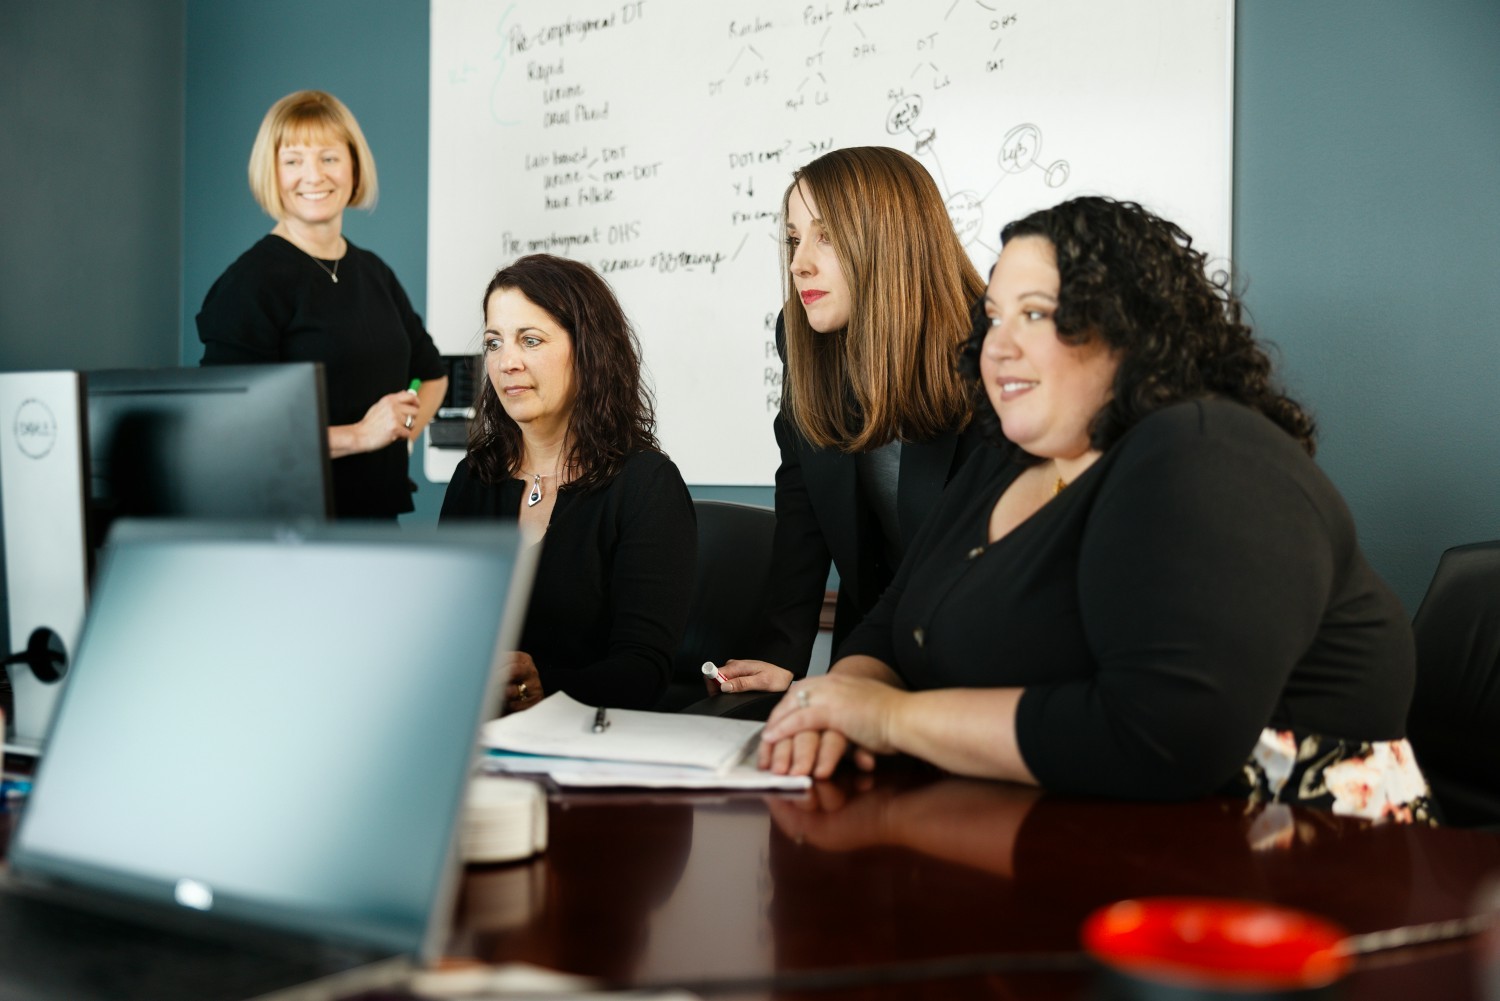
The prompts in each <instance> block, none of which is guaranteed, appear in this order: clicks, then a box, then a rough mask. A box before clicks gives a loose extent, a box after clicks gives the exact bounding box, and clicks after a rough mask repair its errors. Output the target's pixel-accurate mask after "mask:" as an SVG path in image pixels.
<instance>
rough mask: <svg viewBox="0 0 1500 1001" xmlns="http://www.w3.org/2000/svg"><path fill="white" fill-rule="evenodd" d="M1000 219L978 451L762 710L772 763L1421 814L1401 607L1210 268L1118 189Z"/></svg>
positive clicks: (980, 337)
mask: <svg viewBox="0 0 1500 1001" xmlns="http://www.w3.org/2000/svg"><path fill="white" fill-rule="evenodd" d="M1001 237H1002V240H1003V242H1004V248H1003V250H1002V252H1001V254H1000V260H999V261H998V262H997V263H996V265H995V268H994V271H993V272H992V274H991V278H990V284H989V289H988V291H987V294H986V297H985V312H986V315H987V319H986V320H985V322H984V323H983V324H982V325H977V326H976V329H975V331H974V334H973V336H972V337H971V338H970V340H969V344H968V346H967V348H966V349H965V353H964V358H963V362H962V367H963V369H964V371H965V372H966V374H967V375H968V377H969V378H970V379H971V380H973V382H974V384H975V386H976V391H977V393H978V394H980V396H981V397H982V398H983V399H984V401H985V402H986V403H987V404H988V406H986V407H982V408H979V409H980V412H981V413H983V414H984V421H985V423H987V424H988V425H989V426H990V428H991V429H992V430H993V431H998V432H999V434H998V435H997V436H996V437H997V440H996V442H995V444H996V446H997V447H995V448H992V449H987V450H984V451H981V452H980V453H978V454H977V455H976V456H975V457H974V458H973V459H971V460H970V461H969V463H968V464H967V465H966V467H965V468H964V470H963V472H961V473H960V475H959V477H958V478H957V479H956V480H955V481H954V483H953V485H952V486H951V487H950V488H949V490H948V492H947V493H946V494H945V495H944V498H943V503H942V505H941V506H940V507H939V509H938V510H937V511H936V512H934V514H933V516H932V517H931V518H930V519H929V520H928V522H927V527H926V528H924V530H923V532H922V535H921V536H920V537H919V539H918V542H917V543H916V545H915V548H914V551H913V553H912V554H911V556H910V557H909V558H908V560H907V561H906V562H905V563H903V564H902V568H901V571H900V573H899V574H898V575H897V578H896V580H895V582H894V583H893V584H892V585H891V587H890V589H888V590H887V592H886V594H885V596H884V597H883V598H882V599H881V602H880V604H879V606H877V608H876V609H875V610H874V611H873V612H872V613H871V614H870V616H869V617H868V618H867V619H866V620H865V623H864V624H863V625H862V626H861V627H860V628H859V629H858V630H857V631H856V632H855V634H854V635H853V636H851V637H850V639H849V641H848V643H846V644H845V646H844V648H843V650H842V653H843V654H844V656H843V657H842V658H841V659H840V661H839V662H838V663H837V664H836V665H834V667H833V669H832V670H831V671H830V672H829V674H828V676H827V677H824V678H813V679H809V680H807V681H801V682H798V683H797V684H796V685H794V686H793V687H792V689H791V693H790V694H789V695H788V697H787V698H785V699H783V700H782V702H781V703H780V704H779V705H778V706H777V708H776V710H775V712H774V713H773V714H772V716H771V720H770V722H769V723H768V725H767V727H766V730H765V733H764V738H763V744H762V753H761V758H762V763H763V764H764V765H765V766H767V767H771V768H774V769H775V770H777V771H793V772H811V773H813V774H816V775H827V774H828V773H830V772H831V771H832V770H833V768H834V767H835V766H836V765H837V763H838V761H839V760H840V759H841V758H842V757H843V755H844V753H845V751H846V750H849V749H851V748H852V749H853V751H854V755H855V758H856V762H857V763H859V764H861V765H862V766H864V767H870V766H872V765H873V763H874V760H875V755H877V754H889V753H897V752H905V753H909V754H914V755H916V756H918V757H921V758H925V759H927V760H929V761H932V762H934V763H936V764H938V765H940V766H942V767H944V768H947V769H949V770H951V771H955V772H960V773H964V774H970V775H981V776H989V777H994V778H1002V779H1010V780H1013V781H1019V782H1029V783H1034V784H1038V785H1041V786H1043V787H1045V788H1048V789H1054V790H1058V791H1061V792H1068V793H1084V794H1095V795H1105V796H1120V797H1129V798H1140V799H1171V798H1185V797H1192V796H1201V795H1206V794H1209V793H1215V792H1229V793H1235V794H1239V795H1242V796H1247V797H1249V798H1251V799H1253V800H1267V799H1275V800H1283V801H1291V802H1298V803H1302V804H1311V805H1319V806H1325V807H1329V808H1331V809H1333V810H1335V811H1337V812H1342V813H1356V814H1361V815H1364V816H1369V817H1376V818H1379V817H1393V818H1396V819H1401V820H1411V819H1424V818H1425V817H1427V816H1428V810H1429V807H1428V800H1427V787H1426V783H1425V781H1424V780H1423V777H1422V774H1421V772H1420V771H1419V770H1418V769H1417V766H1416V763H1415V761H1414V759H1413V758H1412V754H1411V748H1410V746H1409V745H1408V744H1407V742H1406V740H1405V739H1404V736H1405V726H1406V711H1407V706H1408V704H1409V702H1410V700H1411V693H1412V685H1413V680H1414V676H1415V667H1414V654H1413V644H1412V637H1411V631H1410V628H1409V626H1408V625H1407V622H1406V616H1405V614H1404V613H1403V611H1402V609H1401V605H1400V604H1399V602H1398V601H1397V600H1396V598H1395V596H1394V595H1393V594H1392V593H1391V592H1390V590H1389V589H1388V588H1387V587H1386V586H1385V584H1384V583H1383V582H1382V581H1381V580H1380V578H1379V577H1378V576H1376V574H1375V573H1374V571H1373V570H1371V569H1370V567H1369V565H1368V564H1367V563H1366V562H1365V559H1364V556H1363V555H1362V553H1361V552H1360V550H1359V546H1358V544H1357V543H1356V541H1355V534H1354V525H1353V521H1352V519H1351V518H1350V515H1349V512H1348V509H1347V508H1346V507H1345V506H1344V503H1343V501H1342V499H1340V497H1339V495H1338V492H1337V491H1336V490H1335V489H1334V487H1333V485H1332V484H1331V483H1329V481H1328V480H1327V478H1325V477H1324V476H1323V474H1322V473H1321V472H1320V471H1319V470H1318V468H1317V466H1316V465H1315V464H1314V463H1313V462H1312V459H1311V452H1312V447H1313V423H1312V420H1311V419H1310V418H1309V417H1308V416H1307V415H1306V414H1305V413H1304V412H1303V411H1302V409H1301V408H1300V407H1298V406H1297V404H1296V403H1294V402H1293V401H1292V400H1290V399H1289V398H1288V397H1287V396H1286V395H1284V394H1283V393H1282V392H1281V390H1280V389H1278V388H1277V386H1276V385H1275V383H1274V382H1273V381H1272V378H1271V364H1270V359H1269V358H1268V357H1267V355H1266V352H1265V350H1264V349H1263V348H1262V347H1261V346H1260V345H1259V344H1258V343H1257V342H1256V341H1255V339H1254V338H1253V337H1252V335H1251V333H1250V329H1249V328H1248V327H1247V326H1246V325H1245V323H1244V322H1243V321H1242V319H1241V308H1240V304H1239V301H1238V300H1237V298H1236V297H1235V296H1234V295H1233V294H1232V293H1231V292H1230V291H1229V289H1228V288H1227V287H1226V282H1225V280H1223V279H1217V280H1216V279H1214V278H1212V277H1210V276H1209V275H1208V274H1207V273H1206V271H1205V255H1204V254H1202V253H1201V252H1199V251H1197V250H1196V249H1194V248H1193V246H1192V241H1191V240H1190V239H1189V238H1188V236H1187V234H1185V233H1184V232H1183V231H1182V230H1180V229H1179V228H1178V227H1176V226H1174V225H1173V224H1171V223H1169V222H1166V221H1165V220H1163V219H1160V218H1158V217H1156V216H1154V215H1152V214H1151V213H1149V212H1147V211H1146V210H1145V209H1143V208H1141V207H1140V206H1139V205H1135V204H1131V203H1128V202H1116V201H1112V200H1110V199H1107V198H1079V199H1074V200H1072V201H1069V202H1065V203H1063V204H1061V205H1058V206H1056V207H1055V208H1051V209H1046V210H1044V211H1041V212H1037V213H1035V214H1033V215H1030V216H1027V217H1026V218H1024V219H1022V220H1020V221H1018V222H1015V223H1012V224H1011V225H1009V226H1007V227H1006V228H1005V230H1004V232H1003V233H1002V234H1001ZM986 411H987V412H986Z"/></svg>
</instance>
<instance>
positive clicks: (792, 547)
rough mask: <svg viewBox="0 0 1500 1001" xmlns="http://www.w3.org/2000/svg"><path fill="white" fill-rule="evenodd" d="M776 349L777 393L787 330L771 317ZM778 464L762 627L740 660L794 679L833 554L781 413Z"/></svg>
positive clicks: (813, 633)
mask: <svg viewBox="0 0 1500 1001" xmlns="http://www.w3.org/2000/svg"><path fill="white" fill-rule="evenodd" d="M776 350H777V353H778V354H780V355H781V360H782V393H783V394H784V393H785V392H786V325H785V320H784V317H782V316H777V318H776ZM772 427H773V430H774V432H775V435H776V444H777V446H778V448H779V449H780V451H781V464H780V465H779V466H778V467H777V469H776V533H775V536H774V539H773V542H772V544H771V569H770V573H769V576H768V578H767V581H766V588H765V593H764V594H763V596H762V598H761V605H762V607H763V608H764V609H765V620H764V627H763V628H762V629H761V631H760V635H759V638H758V639H757V640H756V642H755V643H754V644H753V645H752V648H751V649H750V650H749V651H747V652H746V654H745V656H747V657H752V658H755V659H757V660H764V661H767V662H769V663H772V664H775V665H777V666H778V667H784V668H786V669H787V670H789V671H791V672H792V674H793V675H795V676H796V677H799V678H800V677H802V676H803V675H805V674H806V673H807V665H808V661H810V660H811V659H812V649H813V642H814V641H815V640H816V639H817V635H818V619H819V616H820V615H821V613H822V609H823V593H824V592H825V591H826V590H827V588H828V570H829V568H830V567H831V566H832V565H833V554H832V553H831V552H830V551H829V549H828V543H827V542H826V541H825V540H824V538H823V529H822V528H821V527H820V526H819V524H818V517H817V514H816V513H815V512H814V511H813V506H812V498H811V497H809V496H808V492H807V483H806V482H805V481H804V480H803V478H802V463H801V460H800V459H799V458H798V454H797V452H798V447H799V441H800V440H801V438H800V435H798V433H797V430H796V428H795V427H793V426H792V423H791V421H789V420H788V419H787V417H786V414H785V412H784V411H783V412H782V413H778V414H777V415H776V419H775V421H774V422H773V425H772Z"/></svg>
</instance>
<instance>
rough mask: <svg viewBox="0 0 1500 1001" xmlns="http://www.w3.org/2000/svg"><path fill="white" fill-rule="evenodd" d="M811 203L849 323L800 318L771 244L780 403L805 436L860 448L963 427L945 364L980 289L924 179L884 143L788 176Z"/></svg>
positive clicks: (962, 393)
mask: <svg viewBox="0 0 1500 1001" xmlns="http://www.w3.org/2000/svg"><path fill="white" fill-rule="evenodd" d="M799 184H801V185H805V186H806V189H807V192H808V194H810V195H811V196H812V200H813V203H814V205H815V206H816V208H817V210H818V212H819V214H820V218H819V219H818V222H819V224H820V225H821V226H822V229H823V232H824V233H825V234H826V235H827V237H828V239H829V240H830V241H831V242H832V244H833V249H834V253H835V254H836V255H837V257H838V261H839V267H840V268H842V269H843V272H844V279H845V281H847V282H848V283H849V292H850V299H851V304H850V311H849V325H848V326H847V327H846V328H845V329H843V330H841V331H836V332H830V333H823V334H820V333H818V332H817V331H815V330H813V329H812V328H811V327H810V326H809V325H808V323H807V314H806V313H805V312H804V311H803V309H802V303H801V300H800V299H798V298H797V295H796V290H795V288H794V287H793V285H792V279H791V253H792V252H791V247H790V245H783V250H782V265H783V267H782V271H781V280H782V286H783V290H784V292H785V294H786V296H785V304H784V306H783V314H784V316H785V320H786V351H787V383H788V384H787V386H786V387H785V389H784V391H783V396H782V406H783V408H784V409H785V412H786V414H787V416H788V417H789V418H790V419H791V421H792V422H793V423H794V424H795V425H796V427H797V429H798V430H799V431H800V432H801V433H802V435H803V437H805V438H806V439H807V440H808V441H810V442H812V443H813V444H814V445H817V446H819V447H822V448H837V449H839V450H841V451H844V452H864V451H869V450H870V449H873V448H879V447H880V446H882V445H884V444H886V443H887V442H889V441H892V440H894V439H900V440H901V441H905V442H914V441H925V440H927V439H929V438H933V437H935V436H937V435H939V434H941V433H943V432H944V431H949V430H952V429H954V428H962V427H963V426H964V425H966V424H967V423H968V420H969V415H970V403H969V396H968V388H967V385H966V383H965V381H964V378H963V377H962V376H961V375H960V374H959V372H958V368H957V361H958V357H959V353H960V351H961V350H962V348H963V345H964V343H965V342H966V341H967V339H968V336H969V332H970V330H971V328H972V320H971V317H972V315H973V314H972V312H971V311H972V309H973V308H974V305H975V303H977V302H978V301H979V300H980V299H981V298H982V297H983V296H984V282H983V280H981V279H980V277H979V272H978V271H976V270H975V269H974V265H973V263H972V262H971V261H970V260H969V257H968V255H967V254H966V253H964V248H963V245H962V244H961V243H960V242H959V240H958V236H957V234H955V233H954V232H953V224H952V222H951V221H950V220H949V218H948V210H947V207H946V206H945V205H944V204H943V197H942V195H940V194H939V193H938V189H937V185H936V184H934V183H933V180H932V176H931V175H930V174H928V173H927V171H926V169H925V168H923V166H922V165H921V164H920V163H918V162H917V161H916V160H915V159H914V158H912V157H911V156H909V155H907V154H906V153H903V152H901V151H900V150H895V149H889V148H886V147H884V146H859V147H851V148H849V149H838V150H833V151H832V152H829V153H825V154H824V155H823V156H820V157H818V158H817V159H816V160H814V161H812V162H811V163H809V164H807V165H806V166H805V167H803V168H802V169H801V170H798V171H796V172H795V173H794V174H793V175H792V183H791V186H790V187H788V188H787V190H786V194H785V195H784V196H783V197H782V201H781V210H782V218H783V219H785V218H786V208H787V201H788V199H790V198H792V197H794V195H795V193H796V190H797V186H798V185H799Z"/></svg>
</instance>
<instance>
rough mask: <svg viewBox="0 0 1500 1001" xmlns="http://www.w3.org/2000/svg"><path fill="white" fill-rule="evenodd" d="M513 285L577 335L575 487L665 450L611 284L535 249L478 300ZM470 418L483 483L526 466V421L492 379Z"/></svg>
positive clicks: (571, 436) (571, 463)
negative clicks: (513, 414) (507, 405)
mask: <svg viewBox="0 0 1500 1001" xmlns="http://www.w3.org/2000/svg"><path fill="white" fill-rule="evenodd" d="M506 289H515V290H516V291H517V292H520V293H521V294H522V295H524V296H525V297H526V298H527V299H529V300H531V302H532V303H533V304H535V305H537V306H539V307H541V308H542V309H544V310H546V311H547V312H548V314H550V315H551V316H552V318H553V319H554V320H556V321H557V323H558V325H559V326H561V327H562V328H563V329H564V330H566V331H567V332H568V336H569V337H571V338H572V340H573V374H574V377H575V381H576V382H577V385H578V398H577V399H576V400H575V401H574V403H573V413H572V415H571V416H570V417H569V418H568V441H567V445H566V450H567V457H566V462H565V469H566V470H567V477H568V482H569V483H570V485H572V486H574V487H580V488H583V489H592V488H594V487H598V486H602V485H604V484H605V483H608V482H609V481H610V480H611V479H612V478H613V477H614V476H615V475H616V474H617V473H618V472H619V471H620V469H621V467H622V466H623V465H624V462H625V459H626V457H627V456H629V455H631V454H632V453H634V452H639V451H643V450H649V451H653V452H660V451H661V446H660V445H659V444H658V443H657V440H656V406H655V401H654V400H653V398H652V395H651V390H650V389H649V388H647V386H646V384H645V382H644V381H643V380H642V378H641V346H640V342H639V341H637V340H636V336H635V331H634V330H632V329H631V327H630V321H629V320H627V319H626V318H625V312H624V310H622V309H621V308H620V301H619V300H618V299H616V298H615V294H614V292H613V291H611V289H610V287H609V284H608V283H607V282H606V281H605V280H604V279H603V278H601V277H599V274H598V273H597V272H596V271H594V269H593V268H591V267H589V266H588V265H587V264H581V263H579V262H578V261H571V260H568V259H567V258H565V257H553V256H552V255H551V254H531V255H529V256H527V257H522V258H520V259H518V260H517V261H516V262H515V263H514V264H511V265H510V266H509V267H505V268H501V269H500V270H499V271H497V272H495V277H494V278H491V279H490V284H489V286H488V287H487V288H486V289H485V290H484V298H483V299H481V300H480V304H479V305H480V309H481V310H483V309H484V308H485V307H486V306H488V305H489V301H490V296H492V295H494V294H495V293H496V292H499V291H502V290H506ZM474 411H475V414H474V420H473V421H472V422H471V423H470V425H469V464H470V465H471V466H472V467H473V469H474V471H475V473H476V474H477V475H478V476H479V478H480V479H481V480H483V481H484V482H485V483H497V482H499V481H501V480H504V479H508V478H511V477H513V476H514V475H515V474H516V473H518V472H520V462H521V428H520V426H519V425H517V424H516V422H515V421H513V420H511V419H510V416H509V415H508V414H507V413H506V412H505V410H504V408H502V407H501V406H500V398H499V397H498V396H497V395H496V394H495V387H494V386H493V385H491V384H490V380H489V379H488V378H481V379H480V380H479V393H478V397H477V398H476V400H475V401H474Z"/></svg>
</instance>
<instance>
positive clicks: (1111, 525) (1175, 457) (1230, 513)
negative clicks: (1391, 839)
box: [1016, 408, 1336, 799]
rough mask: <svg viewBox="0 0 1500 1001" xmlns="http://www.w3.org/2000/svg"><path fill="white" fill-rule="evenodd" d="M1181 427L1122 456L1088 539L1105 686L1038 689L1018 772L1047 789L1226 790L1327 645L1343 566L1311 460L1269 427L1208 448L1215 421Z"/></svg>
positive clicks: (1142, 440)
mask: <svg viewBox="0 0 1500 1001" xmlns="http://www.w3.org/2000/svg"><path fill="white" fill-rule="evenodd" d="M1185 417H1186V419H1182V420H1176V421H1174V422H1156V424H1157V427H1156V428H1155V429H1148V428H1147V427H1146V426H1145V425H1142V426H1140V427H1138V428H1137V429H1136V432H1135V433H1134V434H1133V437H1134V435H1139V437H1135V438H1134V440H1130V439H1127V441H1128V442H1129V444H1128V445H1127V443H1126V442H1122V443H1121V444H1120V445H1118V446H1116V447H1118V448H1122V449H1128V451H1127V452H1126V454H1122V455H1121V456H1120V457H1119V461H1118V462H1117V463H1116V464H1115V466H1114V468H1112V469H1111V470H1110V471H1109V480H1108V481H1107V482H1106V483H1105V484H1104V485H1103V487H1102V488H1101V490H1100V493H1099V497H1098V499H1097V501H1096V505H1095V507H1094V510H1093V511H1092V513H1091V514H1090V517H1089V522H1088V524H1087V527H1086V528H1085V530H1084V535H1083V540H1082V549H1081V553H1080V556H1079V567H1078V590H1079V594H1078V598H1079V609H1080V614H1081V617H1082V623H1083V629H1084V632H1085V639H1086V641H1087V643H1088V646H1089V649H1090V650H1091V651H1092V653H1093V656H1094V658H1095V661H1096V664H1097V671H1096V673H1095V674H1094V675H1093V676H1092V677H1090V678H1087V679H1082V680H1076V681H1070V682H1066V683H1058V684H1052V685H1033V686H1030V687H1028V688H1027V689H1026V691H1025V692H1024V694H1023V695H1022V697H1021V701H1020V704H1019V707H1018V708H1017V710H1016V730H1017V740H1018V742H1019V746H1020V750H1021V755H1022V757H1023V758H1024V759H1025V761H1026V764H1027V766H1028V767H1029V768H1030V769H1031V771H1032V773H1033V774H1034V775H1035V776H1036V778H1037V780H1038V781H1039V782H1040V783H1041V784H1042V785H1043V786H1044V787H1046V788H1048V789H1051V790H1056V791H1061V792H1067V793H1085V794H1095V795H1110V796H1125V797H1130V798H1143V799H1157V798H1161V799H1167V798H1184V797H1191V796H1199V795H1205V794H1208V793H1211V792H1213V791H1215V790H1217V789H1220V788H1222V787H1223V786H1224V784H1225V783H1226V782H1228V781H1229V779H1230V778H1231V777H1232V776H1233V775H1234V774H1235V772H1236V771H1237V769H1239V768H1240V767H1242V766H1243V764H1244V761H1245V756H1246V754H1247V753H1248V751H1249V749H1250V748H1251V747H1253V746H1254V743H1255V740H1256V736H1257V734H1258V733H1259V732H1260V730H1261V729H1262V728H1263V727H1264V726H1265V723H1266V721H1267V720H1268V719H1270V718H1271V716H1272V714H1273V712H1274V710H1275V707H1276V704H1277V702H1278V699H1279V697H1280V693H1281V692H1282V690H1283V688H1284V687H1285V685H1286V682H1287V678H1288V677H1289V676H1290V674H1291V672H1292V669H1293V668H1294V666H1295V665H1296V664H1297V662H1298V660H1299V658H1300V656H1301V655H1302V654H1303V652H1304V651H1306V650H1307V649H1308V648H1309V646H1310V645H1311V644H1312V643H1313V641H1314V638H1315V637H1316V635H1317V633H1318V630H1319V624H1320V622H1321V620H1322V616H1323V610H1324V608H1325V606H1326V604H1327V601H1328V595H1329V593H1330V589H1331V587H1332V583H1333V579H1334V575H1335V567H1336V559H1335V551H1334V546H1333V545H1332V543H1331V538H1332V533H1331V532H1330V527H1329V526H1328V525H1327V524H1326V523H1325V520H1324V515H1323V512H1322V510H1320V508H1319V505H1318V504H1317V503H1315V501H1314V500H1313V498H1311V497H1310V496H1309V495H1308V493H1307V492H1306V489H1305V481H1304V480H1302V479H1299V477H1298V476H1297V475H1295V468H1294V467H1295V465H1296V464H1297V463H1298V462H1301V463H1305V464H1309V465H1310V460H1308V459H1307V457H1306V456H1305V455H1301V454H1300V453H1295V454H1294V450H1295V449H1296V446H1295V444H1294V443H1292V442H1291V440H1290V439H1289V438H1287V437H1286V436H1285V435H1283V434H1281V432H1280V431H1278V430H1275V429H1273V428H1270V425H1269V424H1267V425H1266V430H1265V431H1264V432H1263V433H1262V434H1260V435H1258V436H1253V435H1252V436H1249V437H1245V436H1235V437H1231V436H1229V435H1226V434H1217V435H1216V434H1213V433H1205V431H1204V429H1203V427H1202V424H1201V408H1188V410H1187V413H1186V415H1185ZM1148 430H1152V431H1153V433H1152V434H1149V435H1147V434H1144V433H1143V432H1146V431H1148ZM1156 431H1160V432H1162V433H1155V432H1156ZM1273 439H1281V440H1279V441H1277V440H1273Z"/></svg>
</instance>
